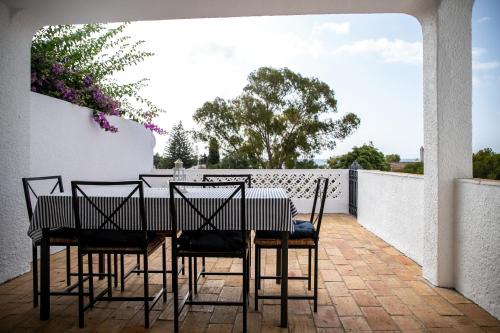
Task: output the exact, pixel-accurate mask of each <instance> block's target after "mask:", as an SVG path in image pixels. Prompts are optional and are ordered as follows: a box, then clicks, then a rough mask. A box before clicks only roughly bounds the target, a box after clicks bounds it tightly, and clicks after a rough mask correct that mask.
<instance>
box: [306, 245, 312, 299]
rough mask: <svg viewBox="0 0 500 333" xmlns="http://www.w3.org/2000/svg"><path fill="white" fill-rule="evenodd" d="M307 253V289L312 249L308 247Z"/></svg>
mask: <svg viewBox="0 0 500 333" xmlns="http://www.w3.org/2000/svg"><path fill="white" fill-rule="evenodd" d="M308 250H309V254H308V256H307V290H311V261H312V249H311V248H309V249H308Z"/></svg>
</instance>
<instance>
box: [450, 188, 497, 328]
mask: <svg viewBox="0 0 500 333" xmlns="http://www.w3.org/2000/svg"><path fill="white" fill-rule="evenodd" d="M455 199H456V207H457V209H456V218H455V221H456V224H455V288H456V289H457V290H458V291H459V292H461V293H462V294H463V295H464V296H466V297H467V298H469V299H471V300H472V301H473V302H474V303H477V304H479V305H480V306H481V307H483V308H484V309H485V310H487V311H488V312H490V313H491V314H492V315H494V316H495V317H497V318H500V181H492V180H479V179H459V180H457V182H456V197H455Z"/></svg>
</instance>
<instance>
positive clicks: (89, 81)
mask: <svg viewBox="0 0 500 333" xmlns="http://www.w3.org/2000/svg"><path fill="white" fill-rule="evenodd" d="M93 83H94V82H93V80H92V78H91V77H90V76H88V75H87V76H85V78H84V79H83V84H84V85H85V87H90V86H91V85H92V84H93Z"/></svg>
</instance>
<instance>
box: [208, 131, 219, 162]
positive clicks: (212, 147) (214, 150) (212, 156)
mask: <svg viewBox="0 0 500 333" xmlns="http://www.w3.org/2000/svg"><path fill="white" fill-rule="evenodd" d="M219 162H220V154H219V143H218V142H217V139H216V138H210V140H208V159H207V163H208V165H210V166H217V165H218V164H219Z"/></svg>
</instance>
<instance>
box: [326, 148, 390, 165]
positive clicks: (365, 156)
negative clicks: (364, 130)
mask: <svg viewBox="0 0 500 333" xmlns="http://www.w3.org/2000/svg"><path fill="white" fill-rule="evenodd" d="M354 161H357V162H358V164H359V165H361V167H362V168H363V169H366V170H382V171H389V163H387V161H386V160H385V156H384V154H383V153H382V152H381V151H380V150H378V149H377V148H375V147H374V146H373V143H371V142H370V144H368V145H366V144H365V145H363V146H361V147H353V148H352V151H350V152H349V153H347V154H345V155H342V156H337V157H332V158H330V159H329V160H328V166H329V167H330V168H332V169H349V167H350V166H351V164H353V163H354Z"/></svg>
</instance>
